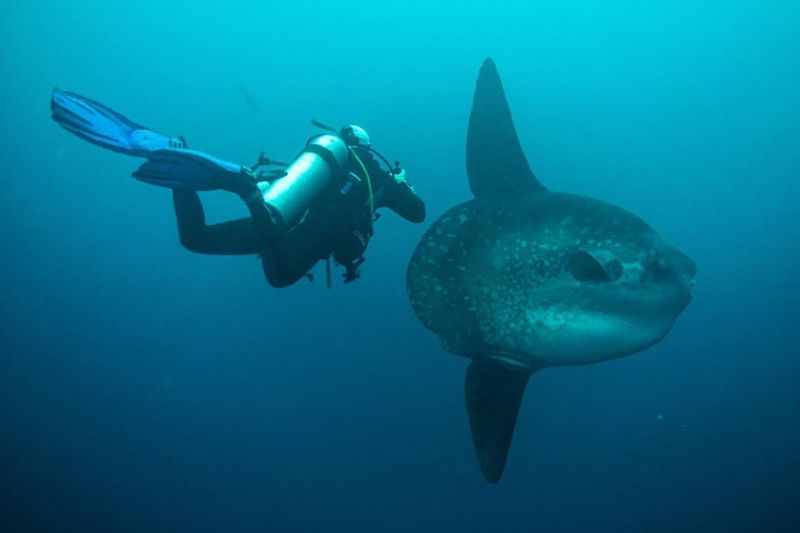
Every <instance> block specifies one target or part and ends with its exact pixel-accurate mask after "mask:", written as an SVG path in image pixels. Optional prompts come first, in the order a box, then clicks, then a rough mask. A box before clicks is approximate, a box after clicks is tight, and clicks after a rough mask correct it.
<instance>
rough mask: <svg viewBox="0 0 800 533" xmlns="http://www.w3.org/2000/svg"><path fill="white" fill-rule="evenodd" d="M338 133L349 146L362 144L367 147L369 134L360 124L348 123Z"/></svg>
mask: <svg viewBox="0 0 800 533" xmlns="http://www.w3.org/2000/svg"><path fill="white" fill-rule="evenodd" d="M340 135H341V136H342V139H344V142H346V143H347V144H348V145H349V146H363V147H365V148H367V147H369V145H370V142H369V134H368V133H367V130H365V129H364V128H362V127H361V126H356V125H355V124H348V125H347V126H345V127H343V128H342V130H341V132H340Z"/></svg>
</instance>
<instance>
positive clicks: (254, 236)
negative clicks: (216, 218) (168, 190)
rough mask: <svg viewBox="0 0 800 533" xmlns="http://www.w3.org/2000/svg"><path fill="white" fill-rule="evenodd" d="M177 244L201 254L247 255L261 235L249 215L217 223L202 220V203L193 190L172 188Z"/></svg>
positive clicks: (255, 248) (258, 246)
mask: <svg viewBox="0 0 800 533" xmlns="http://www.w3.org/2000/svg"><path fill="white" fill-rule="evenodd" d="M172 200H173V205H174V206H175V217H176V219H177V221H178V234H179V235H180V240H181V244H182V245H183V246H184V247H186V248H187V249H188V250H191V251H193V252H197V253H202V254H217V255H247V254H257V253H258V252H259V251H260V249H261V243H262V236H261V235H260V233H259V231H258V229H257V227H256V224H255V223H254V221H253V219H252V218H250V217H247V218H241V219H238V220H231V221H229V222H223V223H221V224H211V225H207V224H206V216H205V212H204V210H203V204H202V203H201V202H200V197H199V196H198V195H197V193H196V192H195V191H192V190H188V189H174V190H173V191H172Z"/></svg>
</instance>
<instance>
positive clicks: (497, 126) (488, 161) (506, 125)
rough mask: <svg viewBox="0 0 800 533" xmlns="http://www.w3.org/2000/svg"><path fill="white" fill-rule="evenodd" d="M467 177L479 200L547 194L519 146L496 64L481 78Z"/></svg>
mask: <svg viewBox="0 0 800 533" xmlns="http://www.w3.org/2000/svg"><path fill="white" fill-rule="evenodd" d="M467 175H468V176H469V186H470V189H471V190H472V194H474V195H475V197H476V198H513V197H515V196H517V195H520V194H527V193H531V192H535V191H543V190H545V189H544V187H543V186H542V185H541V184H540V183H539V182H538V181H537V179H536V177H535V176H534V175H533V172H531V169H530V167H529V166H528V161H527V160H526V159H525V154H524V153H523V151H522V147H521V146H520V144H519V138H518V137H517V131H516V129H514V121H513V119H512V118H511V110H510V109H509V107H508V102H507V101H506V95H505V92H504V91H503V84H502V82H501V81H500V75H499V74H498V73H497V67H495V64H494V61H492V60H491V59H487V60H486V61H484V63H483V66H482V67H481V71H480V74H479V75H478V83H477V85H476V86H475V96H474V98H473V102H472V112H471V113H470V116H469V128H468V130H467Z"/></svg>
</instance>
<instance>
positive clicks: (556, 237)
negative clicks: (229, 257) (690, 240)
mask: <svg viewBox="0 0 800 533" xmlns="http://www.w3.org/2000/svg"><path fill="white" fill-rule="evenodd" d="M467 173H468V176H469V184H470V188H471V190H472V193H473V194H474V196H475V198H474V199H473V200H470V201H468V202H465V203H462V204H459V205H456V206H455V207H453V208H451V209H450V210H449V211H447V212H446V213H445V214H443V215H442V216H441V217H439V219H438V220H436V222H434V223H433V224H432V225H431V227H430V228H429V229H428V231H427V232H426V233H425V235H424V236H423V238H422V239H421V240H420V243H419V244H418V246H417V249H416V251H415V252H414V255H413V256H412V258H411V261H410V264H409V267H408V272H407V288H408V294H409V298H410V300H411V304H412V306H413V308H414V311H415V312H416V314H417V317H418V318H419V320H420V321H421V322H422V324H423V325H425V327H427V328H429V329H431V330H432V331H434V332H435V333H436V334H437V335H438V336H439V338H440V339H441V341H442V344H443V346H444V347H445V348H446V349H447V350H448V351H450V352H452V353H455V354H457V355H462V356H466V357H469V358H470V359H472V361H471V363H470V365H469V368H468V370H467V377H466V382H465V393H466V404H467V411H468V414H469V420H470V425H471V427H472V435H473V440H474V443H475V449H476V452H477V455H478V461H479V463H480V467H481V471H482V472H483V474H484V476H485V478H486V479H487V480H488V481H490V482H492V483H496V482H498V481H499V479H500V477H501V475H502V473H503V469H504V467H505V462H506V457H507V455H508V449H509V446H510V443H511V436H512V434H513V431H514V426H515V424H516V418H517V412H518V410H519V405H520V402H521V400H522V395H523V393H524V390H525V387H526V385H527V382H528V379H529V378H530V376H531V374H532V373H533V372H535V371H536V370H539V369H542V368H546V367H550V366H564V365H576V364H588V363H595V362H599V361H605V360H608V359H613V358H616V357H622V356H625V355H629V354H633V353H636V352H638V351H640V350H643V349H645V348H647V347H649V346H652V345H653V344H655V343H656V342H658V341H659V340H660V339H662V338H663V337H664V336H665V335H666V334H667V333H668V332H669V331H670V329H671V328H672V326H673V325H674V323H675V320H676V319H677V318H678V315H680V313H681V312H682V311H683V309H684V308H685V307H686V305H687V304H688V303H689V301H690V299H691V288H692V285H693V284H694V274H695V266H694V263H693V262H692V260H691V259H690V258H689V257H688V256H686V255H685V254H684V253H682V252H680V251H679V250H678V249H676V248H675V247H673V246H672V245H670V244H669V243H668V242H666V241H665V240H664V239H663V238H662V237H661V236H660V235H659V234H658V233H657V232H656V231H655V230H654V229H653V228H651V227H650V226H649V225H648V224H647V223H646V222H644V221H643V220H642V219H641V218H639V217H637V216H636V215H634V214H633V213H631V212H629V211H626V210H624V209H622V208H620V207H617V206H614V205H611V204H608V203H605V202H602V201H599V200H595V199H592V198H587V197H584V196H577V195H573V194H565V193H559V192H553V191H549V190H547V189H546V188H544V187H543V186H542V185H541V184H540V183H539V182H538V180H537V179H536V177H535V176H534V174H533V173H532V172H531V170H530V167H529V166H528V163H527V161H526V159H525V155H524V154H523V152H522V149H521V147H520V144H519V140H518V138H517V134H516V131H515V129H514V124H513V121H512V118H511V112H510V110H509V108H508V104H507V102H506V97H505V94H504V91H503V87H502V84H501V82H500V77H499V75H498V73H497V69H496V67H495V65H494V62H492V60H491V59H487V60H486V62H485V63H484V65H483V67H482V69H481V72H480V75H479V77H478V83H477V87H476V90H475V96H474V101H473V107H472V112H471V115H470V121H469V130H468V133H467Z"/></svg>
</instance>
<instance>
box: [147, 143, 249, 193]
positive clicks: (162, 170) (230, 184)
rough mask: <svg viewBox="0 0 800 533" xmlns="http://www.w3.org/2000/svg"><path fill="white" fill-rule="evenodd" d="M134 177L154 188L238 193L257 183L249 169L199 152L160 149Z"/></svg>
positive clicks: (152, 154)
mask: <svg viewBox="0 0 800 533" xmlns="http://www.w3.org/2000/svg"><path fill="white" fill-rule="evenodd" d="M133 177H134V178H136V179H137V180H139V181H143V182H145V183H149V184H151V185H158V186H160V187H167V188H169V189H191V190H195V191H213V190H219V189H222V190H229V191H237V190H238V188H239V187H238V186H240V185H242V184H247V183H252V184H253V185H255V182H256V181H255V177H254V176H253V175H252V172H250V171H249V169H246V168H245V167H242V166H241V165H238V164H236V163H229V162H227V161H223V160H221V159H217V158H216V157H214V156H211V155H208V154H206V153H204V152H199V151H197V150H171V149H166V150H157V151H155V152H153V153H151V154H150V156H149V157H148V159H147V161H145V162H144V163H143V164H142V166H140V167H139V168H138V169H137V170H136V171H135V172H134V173H133Z"/></svg>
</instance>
